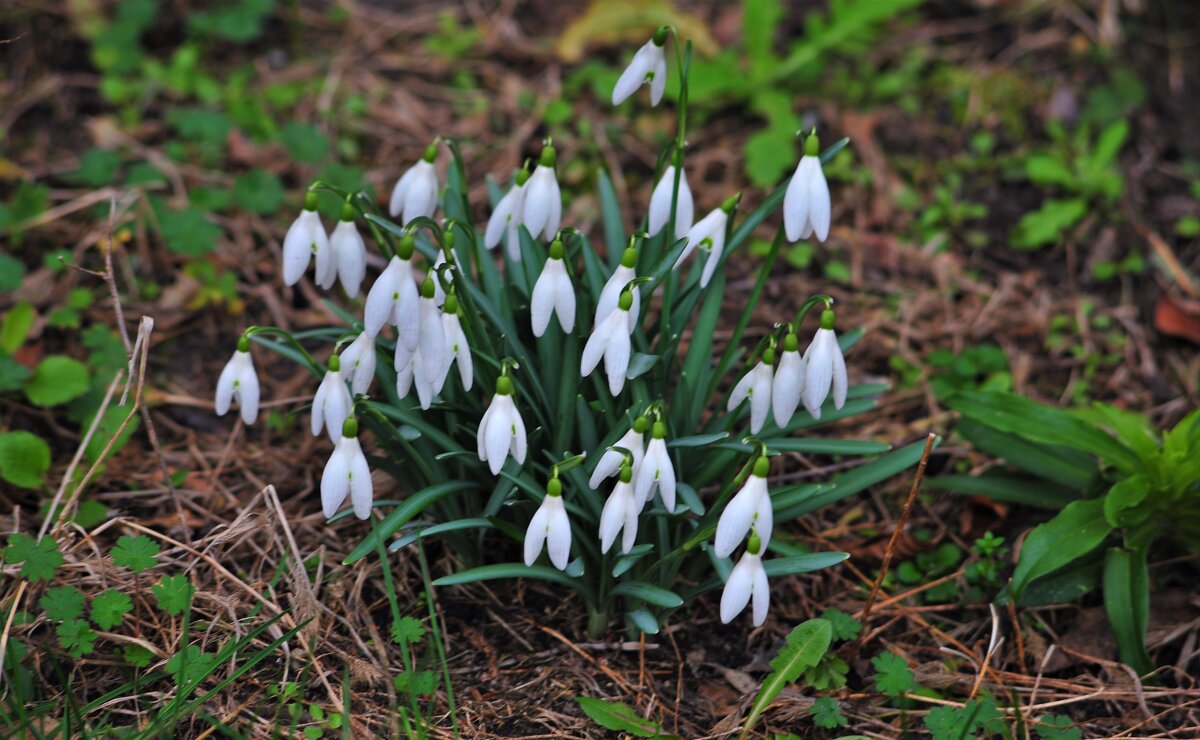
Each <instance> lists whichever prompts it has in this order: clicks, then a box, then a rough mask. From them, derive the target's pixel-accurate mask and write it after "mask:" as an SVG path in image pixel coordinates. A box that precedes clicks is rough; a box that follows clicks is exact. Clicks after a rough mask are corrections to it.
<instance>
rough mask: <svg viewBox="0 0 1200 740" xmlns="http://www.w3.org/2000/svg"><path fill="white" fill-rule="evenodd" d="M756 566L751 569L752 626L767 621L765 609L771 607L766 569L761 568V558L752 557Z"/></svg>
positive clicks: (760, 624)
mask: <svg viewBox="0 0 1200 740" xmlns="http://www.w3.org/2000/svg"><path fill="white" fill-rule="evenodd" d="M754 559H755V561H756V563H755V565H756V567H755V568H754V571H753V574H752V575H753V579H754V582H753V585H752V586H751V587H750V589H751V593H752V594H753V605H752V609H753V613H754V626H755V627H761V626H762V624H763V622H765V621H767V611H768V610H769V609H770V608H771V585H770V584H769V583H768V582H767V571H766V569H765V568H763V565H762V559H761V558H757V557H756V558H754Z"/></svg>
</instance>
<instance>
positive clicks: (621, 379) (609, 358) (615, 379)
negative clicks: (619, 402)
mask: <svg viewBox="0 0 1200 740" xmlns="http://www.w3.org/2000/svg"><path fill="white" fill-rule="evenodd" d="M631 305H633V297H632V296H631V294H630V292H629V291H625V292H624V293H622V294H621V300H620V301H619V302H618V303H617V308H616V310H615V311H613V312H611V313H610V314H609V315H608V317H607V318H605V319H604V320H603V321H601V322H600V323H599V324H597V325H596V327H595V328H594V329H592V335H591V336H590V337H588V340H587V344H585V345H584V346H583V356H582V357H581V358H580V364H579V375H580V377H587V376H588V375H591V374H592V371H593V370H595V369H596V365H598V364H599V363H600V358H601V357H603V358H604V374H605V375H606V376H608V391H609V393H612V394H613V395H614V396H618V395H620V394H621V389H622V388H624V387H625V374H626V373H627V372H629V358H630V356H631V354H632V352H633V346H632V342H631V341H630V337H629V335H630V333H631V331H632V329H630V324H629V307H630V306H631Z"/></svg>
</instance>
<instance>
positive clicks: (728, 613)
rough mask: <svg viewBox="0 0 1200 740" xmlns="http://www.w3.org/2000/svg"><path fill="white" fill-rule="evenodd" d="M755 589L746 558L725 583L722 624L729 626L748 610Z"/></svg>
mask: <svg viewBox="0 0 1200 740" xmlns="http://www.w3.org/2000/svg"><path fill="white" fill-rule="evenodd" d="M753 588H754V576H753V574H752V573H751V572H750V568H749V566H748V564H747V563H746V557H745V556H742V559H741V560H739V561H738V564H737V565H735V566H733V570H732V571H731V572H730V573H729V580H728V581H726V582H725V590H724V591H722V592H721V623H722V624H729V623H730V622H731V621H733V618H734V617H736V616H737V615H738V614H740V613H741V611H742V610H743V609H745V608H746V603H747V602H748V601H750V593H751V590H752V589H753Z"/></svg>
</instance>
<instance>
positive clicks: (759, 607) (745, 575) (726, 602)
mask: <svg viewBox="0 0 1200 740" xmlns="http://www.w3.org/2000/svg"><path fill="white" fill-rule="evenodd" d="M752 599H753V607H752V611H753V615H754V626H755V627H761V626H762V623H763V622H765V621H767V610H768V608H770V606H771V589H770V586H769V585H768V583H767V571H766V569H764V568H763V564H762V543H761V542H760V541H759V538H758V537H757V536H755V535H750V542H749V543H748V544H747V545H746V552H744V553H742V557H741V559H740V560H738V562H737V565H735V566H733V570H732V571H731V572H730V573H729V580H728V581H726V582H725V590H724V591H723V592H722V593H721V623H722V624H729V623H730V622H731V621H732V620H733V618H734V617H736V616H737V615H738V614H741V612H742V610H743V609H745V608H746V604H747V602H750V601H751V600H752Z"/></svg>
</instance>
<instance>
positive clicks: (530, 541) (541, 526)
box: [524, 502, 550, 566]
mask: <svg viewBox="0 0 1200 740" xmlns="http://www.w3.org/2000/svg"><path fill="white" fill-rule="evenodd" d="M549 525H550V511H549V510H548V509H547V507H546V504H545V502H543V503H542V505H541V506H539V507H538V509H537V511H535V512H533V518H532V519H530V520H529V526H528V527H527V528H526V529H525V548H524V549H525V553H524V554H525V565H527V566H529V565H533V564H534V563H535V562H537V558H538V555H539V554H540V553H541V552H542V545H543V544H544V543H545V542H546V528H547V527H548V526H549Z"/></svg>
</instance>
